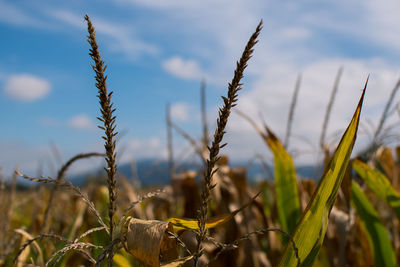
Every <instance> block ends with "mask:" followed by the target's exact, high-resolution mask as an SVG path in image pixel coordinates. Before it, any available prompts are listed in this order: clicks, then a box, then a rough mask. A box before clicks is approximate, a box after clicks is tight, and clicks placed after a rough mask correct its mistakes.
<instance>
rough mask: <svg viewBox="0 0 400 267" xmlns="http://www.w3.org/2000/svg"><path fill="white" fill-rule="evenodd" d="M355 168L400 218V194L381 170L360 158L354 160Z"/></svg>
mask: <svg viewBox="0 0 400 267" xmlns="http://www.w3.org/2000/svg"><path fill="white" fill-rule="evenodd" d="M353 169H354V170H355V171H356V172H357V173H358V175H360V176H361V178H362V179H363V180H364V182H365V183H366V184H367V186H368V187H369V188H370V189H371V190H372V191H374V192H375V194H377V195H378V197H380V198H381V199H382V200H384V201H385V202H386V203H387V204H388V205H389V206H390V207H392V209H393V210H394V212H395V213H396V215H397V218H399V219H400V194H399V193H398V192H397V191H396V189H394V188H393V186H392V185H391V184H390V182H389V179H388V178H387V177H386V176H385V175H383V174H382V173H381V172H379V171H376V170H374V169H373V168H371V167H370V166H369V165H367V164H366V163H364V162H362V161H360V160H357V159H356V160H354V162H353Z"/></svg>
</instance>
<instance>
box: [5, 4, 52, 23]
mask: <svg viewBox="0 0 400 267" xmlns="http://www.w3.org/2000/svg"><path fill="white" fill-rule="evenodd" d="M0 21H1V22H5V23H8V24H12V25H17V26H30V27H41V28H42V27H47V26H48V25H46V23H43V22H41V21H39V20H38V19H36V18H34V17H32V16H31V15H28V14H27V12H24V11H23V10H22V9H20V8H17V7H15V6H13V5H11V4H10V3H6V1H0Z"/></svg>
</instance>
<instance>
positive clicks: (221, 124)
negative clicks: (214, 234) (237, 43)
mask: <svg viewBox="0 0 400 267" xmlns="http://www.w3.org/2000/svg"><path fill="white" fill-rule="evenodd" d="M261 29H262V21H260V23H259V24H258V26H257V29H256V31H255V32H254V33H253V35H252V36H251V37H250V39H249V41H248V43H247V45H246V47H245V49H244V51H243V54H242V57H241V58H240V60H239V62H237V63H236V70H235V72H234V76H233V79H232V82H231V83H229V84H228V95H227V97H224V96H223V97H222V99H223V101H224V105H223V107H222V108H220V109H219V116H218V119H217V128H216V129H215V133H214V140H213V141H212V144H211V147H209V148H208V149H209V152H210V153H209V157H208V159H207V161H206V169H205V172H204V184H203V190H202V193H201V199H202V203H201V205H200V209H199V210H198V215H197V223H198V226H199V234H198V235H197V247H196V252H195V254H194V264H195V266H197V263H198V259H199V257H200V256H201V255H202V242H203V241H204V239H205V237H206V235H207V229H206V227H205V225H206V220H207V212H208V202H209V200H210V195H211V190H212V189H213V188H214V187H215V184H213V181H212V177H213V174H214V173H215V172H216V170H215V169H214V167H215V164H216V162H217V161H218V160H219V158H220V157H219V156H218V154H219V150H220V149H221V148H223V147H224V146H225V145H226V144H221V142H222V138H223V137H224V134H225V127H226V124H227V122H228V117H229V115H230V113H231V108H233V107H234V106H236V102H237V96H238V95H237V93H238V92H239V90H240V89H241V86H242V84H241V83H240V81H241V79H242V78H243V72H244V70H245V68H246V67H247V62H248V60H249V59H250V58H251V55H252V53H253V47H254V45H255V44H256V43H257V42H258V41H257V37H258V35H259V34H260V31H261Z"/></svg>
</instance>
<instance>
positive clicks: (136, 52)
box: [47, 9, 159, 59]
mask: <svg viewBox="0 0 400 267" xmlns="http://www.w3.org/2000/svg"><path fill="white" fill-rule="evenodd" d="M47 14H48V15H49V16H51V17H53V18H54V19H56V20H58V21H61V22H63V23H66V24H69V25H71V26H74V27H76V28H81V29H83V28H86V24H85V22H84V21H83V16H84V14H81V15H78V14H76V13H73V12H70V11H67V10H58V9H49V10H47ZM91 20H92V21H93V23H94V25H95V27H96V31H97V32H98V33H99V34H102V35H105V36H107V37H108V38H107V40H106V41H107V45H108V47H109V48H110V49H111V50H112V51H113V52H115V53H120V54H124V55H126V56H128V57H129V58H131V59H137V58H138V57H139V56H141V55H143V54H147V55H154V54H157V53H158V52H159V49H158V47H156V46H155V45H153V44H150V43H148V42H145V41H143V40H141V39H140V38H139V37H137V36H136V35H135V30H134V25H129V26H127V25H122V24H115V23H111V22H108V21H106V20H105V19H102V18H100V17H98V16H91Z"/></svg>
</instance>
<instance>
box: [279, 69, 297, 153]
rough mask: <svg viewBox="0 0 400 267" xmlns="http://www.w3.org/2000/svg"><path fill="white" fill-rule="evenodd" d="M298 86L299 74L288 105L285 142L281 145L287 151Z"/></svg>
mask: <svg viewBox="0 0 400 267" xmlns="http://www.w3.org/2000/svg"><path fill="white" fill-rule="evenodd" d="M300 85H301V74H299V76H297V80H296V85H295V87H294V92H293V96H292V102H291V103H290V109H289V116H288V120H287V124H286V136H285V141H284V143H283V146H284V147H285V148H286V149H288V146H289V138H290V134H291V133H292V125H293V117H294V109H295V108H296V103H297V96H298V95H299V90H300Z"/></svg>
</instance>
